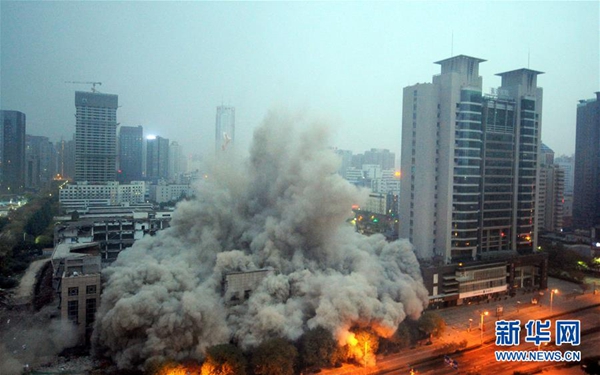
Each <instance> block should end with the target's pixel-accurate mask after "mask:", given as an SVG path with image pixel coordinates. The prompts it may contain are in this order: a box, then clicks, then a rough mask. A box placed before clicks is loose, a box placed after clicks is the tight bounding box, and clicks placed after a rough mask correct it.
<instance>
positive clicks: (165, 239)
mask: <svg viewBox="0 0 600 375" xmlns="http://www.w3.org/2000/svg"><path fill="white" fill-rule="evenodd" d="M298 117H299V116H294V115H289V114H287V113H284V112H281V111H273V112H271V113H270V114H269V115H267V117H266V119H265V120H264V122H263V124H262V125H261V126H260V127H259V128H258V129H257V130H256V131H255V133H254V139H253V143H252V146H251V149H250V157H249V159H248V160H247V161H245V162H238V163H228V162H227V161H223V160H221V162H217V163H215V166H214V170H213V172H212V173H211V174H210V175H209V176H208V178H206V179H202V181H200V182H199V183H198V185H197V196H196V198H195V199H192V200H189V201H184V202H181V203H180V204H179V205H178V206H177V209H176V211H175V213H174V214H173V219H172V221H171V228H169V229H167V230H164V231H162V232H159V233H158V234H157V235H156V236H154V237H149V236H147V237H145V238H144V239H142V240H140V241H138V242H136V243H135V245H134V246H133V247H132V248H130V249H128V250H126V251H124V252H122V253H121V254H120V255H119V258H118V260H117V261H116V262H115V263H114V265H113V266H112V267H110V268H107V269H106V270H105V274H104V276H105V278H106V284H105V287H104V291H103V294H102V304H101V306H100V309H99V312H98V318H97V320H96V326H95V332H94V346H95V350H96V352H97V353H100V354H103V355H109V356H111V357H112V358H113V360H114V361H115V362H116V363H117V366H118V367H120V368H132V367H139V366H141V367H143V366H144V365H147V364H148V363H149V362H150V361H161V360H165V359H169V360H176V361H181V360H186V359H202V358H203V353H204V351H205V349H206V348H207V347H209V346H212V345H216V344H220V343H227V342H230V341H233V342H235V343H237V344H238V345H239V346H240V347H242V348H248V347H252V346H255V345H257V344H258V343H260V342H261V341H262V340H264V339H266V338H270V337H273V336H282V337H285V338H288V339H291V340H294V339H297V338H298V337H300V336H301V335H302V333H303V332H304V331H305V330H307V329H309V328H313V327H316V326H323V327H324V328H327V329H328V330H330V331H331V332H332V333H333V334H334V336H335V337H336V338H337V339H338V340H340V342H341V343H343V340H345V337H346V336H347V335H348V332H349V331H348V330H349V329H350V328H351V327H352V326H357V325H358V326H369V327H371V328H373V329H374V330H375V331H376V332H377V333H378V334H379V335H381V336H389V335H391V334H392V333H393V332H394V331H395V329H396V327H397V326H398V324H399V323H400V322H401V321H402V320H404V319H405V318H406V317H407V316H411V317H415V318H416V317H418V316H419V315H420V313H421V312H422V310H423V309H424V307H425V306H426V304H427V291H426V289H425V288H424V286H423V284H422V277H421V274H420V271H419V265H418V262H417V260H416V258H415V256H414V254H413V251H412V245H411V244H410V243H409V242H408V241H406V240H399V241H395V242H392V243H389V242H386V241H385V239H384V237H383V236H381V235H373V236H370V237H366V236H363V235H360V234H358V233H356V232H355V231H354V228H353V227H352V226H351V225H349V224H348V223H347V222H346V220H347V219H348V218H350V217H351V216H352V211H351V206H352V205H353V204H357V203H358V204H360V203H361V202H363V201H364V199H365V198H366V193H365V192H364V191H361V190H359V189H357V188H356V187H355V186H353V185H351V184H350V183H348V182H347V181H345V180H344V179H342V177H340V176H339V175H338V174H336V173H335V171H336V170H337V168H338V164H339V160H338V158H337V156H336V155H335V154H334V153H333V152H332V151H331V150H329V149H328V147H327V146H328V139H327V129H326V127H325V126H322V125H320V124H318V123H315V124H307V121H305V120H303V119H301V118H298ZM298 128H302V130H301V131H297V130H298ZM225 158H226V156H225V153H224V156H223V157H222V159H225ZM263 268H272V269H273V272H272V273H271V274H270V275H269V276H267V277H266V278H265V279H264V280H263V281H262V282H261V283H260V285H259V286H258V287H257V288H256V289H255V290H254V291H252V293H251V294H250V296H249V298H248V299H246V300H243V301H241V302H239V303H237V304H231V303H228V302H227V296H226V295H223V292H222V291H223V286H222V282H223V277H224V276H225V275H226V274H227V273H228V272H237V271H251V270H257V269H263Z"/></svg>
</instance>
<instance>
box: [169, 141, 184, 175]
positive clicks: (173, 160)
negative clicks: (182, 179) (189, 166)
mask: <svg viewBox="0 0 600 375" xmlns="http://www.w3.org/2000/svg"><path fill="white" fill-rule="evenodd" d="M182 173H183V150H182V148H181V145H180V144H179V143H178V142H176V141H173V142H171V145H170V146H169V180H171V181H176V180H177V179H178V177H179V175H181V174H182Z"/></svg>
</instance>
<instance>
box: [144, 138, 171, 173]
mask: <svg viewBox="0 0 600 375" xmlns="http://www.w3.org/2000/svg"><path fill="white" fill-rule="evenodd" d="M168 178H169V140H168V139H167V138H162V137H159V136H156V135H149V136H148V137H146V179H148V180H153V181H155V182H156V181H158V180H161V179H163V180H166V179H168Z"/></svg>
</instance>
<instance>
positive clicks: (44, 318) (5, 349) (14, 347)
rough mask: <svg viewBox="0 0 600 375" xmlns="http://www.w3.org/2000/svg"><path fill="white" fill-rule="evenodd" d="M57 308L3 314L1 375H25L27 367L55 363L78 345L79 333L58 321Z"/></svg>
mask: <svg viewBox="0 0 600 375" xmlns="http://www.w3.org/2000/svg"><path fill="white" fill-rule="evenodd" d="M56 313H57V310H56V306H46V307H45V308H43V309H42V310H41V311H39V312H37V313H35V314H33V315H32V314H31V313H30V312H29V311H10V310H9V311H3V312H1V313H0V374H2V375H13V374H14V375H17V374H22V373H23V366H25V365H30V366H31V367H32V368H33V367H34V366H39V365H41V364H44V363H46V362H51V361H52V360H53V359H54V357H55V356H56V355H57V354H58V353H60V352H61V351H62V350H63V349H65V348H70V347H73V346H74V345H76V344H77V332H76V329H75V326H74V325H72V324H71V323H70V322H68V321H65V320H61V319H60V318H56V317H55V315H56Z"/></svg>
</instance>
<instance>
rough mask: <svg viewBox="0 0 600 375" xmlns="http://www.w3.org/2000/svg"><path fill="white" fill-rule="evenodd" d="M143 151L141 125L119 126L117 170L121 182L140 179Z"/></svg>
mask: <svg viewBox="0 0 600 375" xmlns="http://www.w3.org/2000/svg"><path fill="white" fill-rule="evenodd" d="M143 151H144V129H143V128H142V127H141V126H121V127H120V128H119V170H118V174H117V177H118V180H119V182H121V183H128V182H131V181H141V180H142V177H143V173H142V172H143V169H142V161H143V155H144V154H143Z"/></svg>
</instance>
